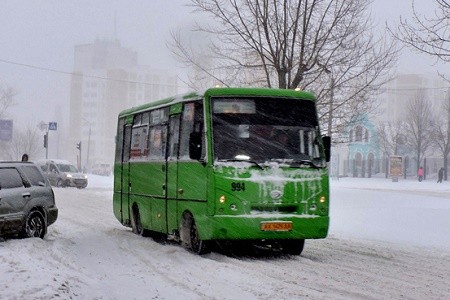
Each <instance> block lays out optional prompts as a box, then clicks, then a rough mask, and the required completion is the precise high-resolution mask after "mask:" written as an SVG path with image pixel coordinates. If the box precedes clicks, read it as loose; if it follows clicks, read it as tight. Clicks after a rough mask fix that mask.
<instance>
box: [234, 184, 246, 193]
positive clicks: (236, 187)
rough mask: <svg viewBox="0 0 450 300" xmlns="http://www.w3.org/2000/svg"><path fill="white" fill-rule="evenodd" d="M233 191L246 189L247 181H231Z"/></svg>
mask: <svg viewBox="0 0 450 300" xmlns="http://www.w3.org/2000/svg"><path fill="white" fill-rule="evenodd" d="M231 191H233V192H243V191H245V183H244V182H232V183H231Z"/></svg>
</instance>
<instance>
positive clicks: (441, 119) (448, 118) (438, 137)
mask: <svg viewBox="0 0 450 300" xmlns="http://www.w3.org/2000/svg"><path fill="white" fill-rule="evenodd" d="M432 138H433V144H434V145H436V146H437V148H438V149H439V151H440V152H441V153H442V157H443V158H444V170H445V172H444V176H445V177H444V178H445V180H447V178H448V177H447V175H448V155H449V154H450V91H449V93H448V101H447V102H445V103H444V105H443V106H442V109H440V110H439V113H438V115H437V116H436V122H434V123H433V134H432Z"/></svg>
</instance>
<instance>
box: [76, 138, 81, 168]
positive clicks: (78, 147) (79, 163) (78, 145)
mask: <svg viewBox="0 0 450 300" xmlns="http://www.w3.org/2000/svg"><path fill="white" fill-rule="evenodd" d="M77 149H78V151H79V156H80V160H79V162H78V169H79V170H80V171H81V141H80V142H79V143H77Z"/></svg>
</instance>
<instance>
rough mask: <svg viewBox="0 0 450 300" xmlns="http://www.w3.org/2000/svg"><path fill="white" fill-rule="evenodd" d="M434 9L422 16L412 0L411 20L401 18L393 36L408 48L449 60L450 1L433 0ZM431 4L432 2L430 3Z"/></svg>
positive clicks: (442, 59)
mask: <svg viewBox="0 0 450 300" xmlns="http://www.w3.org/2000/svg"><path fill="white" fill-rule="evenodd" d="M434 3H435V5H436V9H435V11H434V14H433V15H432V16H423V15H422V14H420V12H419V11H417V10H416V7H415V2H414V0H413V1H412V5H411V6H412V13H413V17H412V20H411V21H409V20H406V19H403V18H401V19H400V24H399V26H398V28H397V29H398V32H397V33H394V36H395V37H396V38H397V39H399V40H400V41H402V42H403V43H405V44H406V45H407V46H409V47H410V48H413V49H415V50H417V51H419V52H422V53H425V54H428V55H431V56H434V57H436V58H437V59H438V60H441V61H444V62H450V35H449V34H448V32H449V30H450V22H449V20H450V2H449V1H448V0H434ZM430 5H432V4H430Z"/></svg>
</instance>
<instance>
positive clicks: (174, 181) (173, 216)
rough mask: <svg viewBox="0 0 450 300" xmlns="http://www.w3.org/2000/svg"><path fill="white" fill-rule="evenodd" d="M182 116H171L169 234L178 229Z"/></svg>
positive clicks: (167, 182)
mask: <svg viewBox="0 0 450 300" xmlns="http://www.w3.org/2000/svg"><path fill="white" fill-rule="evenodd" d="M180 118H181V115H180V114H176V115H171V116H170V121H169V136H168V143H167V147H168V149H167V180H166V191H167V193H166V196H167V197H166V201H167V202H166V203H167V205H166V209H167V211H166V215H167V233H168V234H172V233H173V231H174V230H177V229H178V221H177V215H178V211H177V195H178V193H177V187H178V150H179V143H180Z"/></svg>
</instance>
